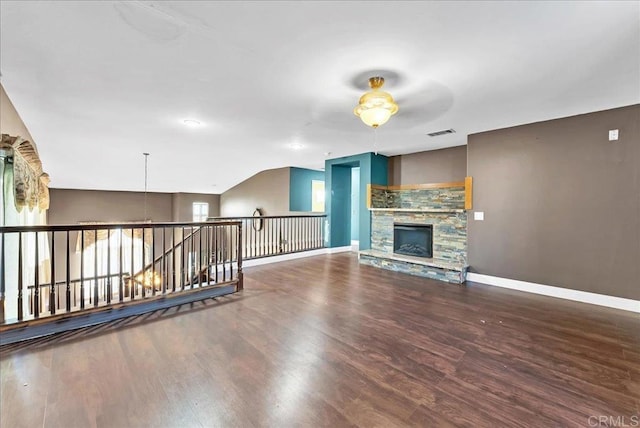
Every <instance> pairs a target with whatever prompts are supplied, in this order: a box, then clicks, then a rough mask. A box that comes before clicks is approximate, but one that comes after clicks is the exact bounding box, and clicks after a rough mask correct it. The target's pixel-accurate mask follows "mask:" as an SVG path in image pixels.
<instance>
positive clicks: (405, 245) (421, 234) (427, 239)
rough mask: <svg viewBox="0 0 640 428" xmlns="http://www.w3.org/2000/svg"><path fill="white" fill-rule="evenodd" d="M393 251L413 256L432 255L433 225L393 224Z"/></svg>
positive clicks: (428, 256) (429, 256) (426, 256)
mask: <svg viewBox="0 0 640 428" xmlns="http://www.w3.org/2000/svg"><path fill="white" fill-rule="evenodd" d="M393 252H394V253H396V254H404V255H405V256H414V257H425V258H432V257H433V225H431V224H411V223H394V224H393Z"/></svg>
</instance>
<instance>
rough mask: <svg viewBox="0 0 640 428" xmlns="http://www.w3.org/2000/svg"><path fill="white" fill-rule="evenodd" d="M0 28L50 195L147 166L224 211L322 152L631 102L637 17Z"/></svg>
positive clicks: (478, 5) (423, 9) (160, 5)
mask: <svg viewBox="0 0 640 428" xmlns="http://www.w3.org/2000/svg"><path fill="white" fill-rule="evenodd" d="M0 17H1V21H0V23H1V45H0V47H1V56H0V61H1V62H0V71H1V72H2V84H3V86H4V87H5V89H6V91H7V93H8V95H9V97H10V98H11V99H12V101H13V103H14V104H15V106H16V109H17V110H18V112H19V113H20V114H21V116H22V118H23V120H24V122H25V123H26V125H27V127H28V128H29V130H30V131H31V134H32V135H33V138H34V139H35V142H36V144H37V145H38V147H39V151H40V155H41V158H42V160H43V163H44V168H45V170H46V171H48V172H49V174H50V175H51V178H52V182H51V186H52V187H57V188H82V189H113V190H141V189H142V188H143V186H144V172H143V171H144V157H143V155H142V153H143V152H149V153H151V155H150V157H149V190H151V191H169V192H174V191H183V192H202V193H221V192H223V191H225V190H226V189H228V188H229V187H231V186H233V185H235V184H237V183H239V182H240V181H242V180H244V179H246V178H248V177H249V176H251V175H253V174H255V173H256V172H259V171H261V170H264V169H269V168H274V167H281V166H300V167H309V168H320V167H322V166H323V165H324V160H325V159H326V153H327V152H330V155H329V157H331V158H333V157H340V156H346V155H351V154H358V153H363V152H368V151H373V150H374V149H377V150H378V151H379V152H380V153H383V154H387V155H397V154H404V153H411V152H417V151H424V150H430V149H437V148H442V147H448V146H456V145H462V144H465V143H466V136H467V135H468V134H470V133H476V132H480V131H486V130H491V129H496V128H502V127H507V126H512V125H519V124H523V123H530V122H535V121H540V120H545V119H552V118H558V117H563V116H568V115H574V114H579V113H586V112H589V111H596V110H603V109H608V108H612V107H619V106H623V105H629V104H635V103H638V102H640V77H639V76H640V3H639V2H635V1H622V2H619V3H615V2H611V1H609V2H601V3H600V2H595V1H587V2H578V1H568V2H560V1H554V2H535V1H534V2H524V1H520V2H475V1H472V2H461V1H450V2H429V3H426V2H416V1H411V2H406V3H405V2H395V1H394V2H360V1H357V2H333V1H327V2H237V1H236V2H220V1H216V2H203V1H199V2H187V1H181V2H160V1H156V2H117V1H102V2H97V1H96V2H94V1H91V2H57V1H56V2H54V1H51V2H49V1H46V2H25V1H19V2H13V1H4V0H3V1H2V2H1V3H0ZM372 70H381V71H382V75H383V77H387V84H386V85H385V89H386V90H387V91H388V92H390V93H391V94H392V95H393V96H394V97H395V98H396V100H397V101H398V103H399V105H400V111H399V113H398V114H397V115H396V116H394V117H392V118H391V120H390V121H389V122H388V123H387V124H386V125H384V126H383V127H381V128H380V129H379V130H378V131H377V136H376V140H377V142H376V143H375V144H376V147H375V148H374V132H373V130H372V129H371V128H367V127H366V126H365V125H364V124H363V123H361V122H360V121H359V119H358V118H356V117H355V116H354V115H353V113H352V110H353V107H354V106H355V104H356V103H357V101H358V98H359V96H360V95H361V94H362V92H363V91H364V89H365V88H366V80H367V79H366V78H367V77H369V76H370V75H372V74H374V73H373V72H372ZM358 87H359V88H358ZM187 118H194V119H197V120H199V121H201V122H202V125H203V126H201V127H199V128H195V129H191V128H188V127H186V126H184V124H183V123H182V121H183V120H184V119H187ZM447 128H454V129H455V130H456V131H457V132H456V133H455V134H452V135H446V136H442V137H437V138H431V137H428V136H426V135H425V134H426V133H428V132H433V131H438V130H442V129H447ZM293 143H297V144H301V145H302V148H301V149H298V150H294V149H292V148H290V145H291V144H293Z"/></svg>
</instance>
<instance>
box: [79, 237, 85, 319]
mask: <svg viewBox="0 0 640 428" xmlns="http://www.w3.org/2000/svg"><path fill="white" fill-rule="evenodd" d="M80 309H84V229H82V230H81V231H80Z"/></svg>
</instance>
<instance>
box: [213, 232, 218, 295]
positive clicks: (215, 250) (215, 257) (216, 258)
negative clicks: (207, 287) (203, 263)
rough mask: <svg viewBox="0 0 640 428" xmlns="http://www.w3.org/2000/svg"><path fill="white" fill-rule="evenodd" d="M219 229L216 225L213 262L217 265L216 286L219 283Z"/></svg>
mask: <svg viewBox="0 0 640 428" xmlns="http://www.w3.org/2000/svg"><path fill="white" fill-rule="evenodd" d="M218 227H219V226H217V225H216V226H215V228H214V229H213V247H214V249H213V261H214V265H215V272H214V276H215V282H216V284H217V283H218Z"/></svg>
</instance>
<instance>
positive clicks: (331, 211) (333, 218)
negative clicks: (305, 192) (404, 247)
mask: <svg viewBox="0 0 640 428" xmlns="http://www.w3.org/2000/svg"><path fill="white" fill-rule="evenodd" d="M387 165H388V158H387V157H386V156H383V155H376V154H373V153H362V154H360V155H354V156H345V157H342V158H336V159H329V160H326V161H325V184H324V185H325V189H326V192H327V195H326V200H325V211H326V212H327V214H328V218H327V221H328V228H327V232H328V233H327V235H328V236H327V245H328V246H329V247H343V246H347V245H351V236H352V234H351V169H352V168H353V167H360V183H359V189H360V191H359V194H358V239H359V241H360V249H361V250H366V249H369V248H371V214H370V212H369V210H368V209H367V185H369V184H380V185H386V184H387Z"/></svg>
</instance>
